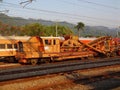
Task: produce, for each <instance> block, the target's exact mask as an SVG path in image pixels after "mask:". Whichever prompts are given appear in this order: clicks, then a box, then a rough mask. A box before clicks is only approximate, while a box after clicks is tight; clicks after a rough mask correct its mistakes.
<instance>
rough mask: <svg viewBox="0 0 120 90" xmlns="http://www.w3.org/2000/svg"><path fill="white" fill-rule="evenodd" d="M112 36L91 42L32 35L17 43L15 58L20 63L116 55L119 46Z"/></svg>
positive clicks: (71, 38)
mask: <svg viewBox="0 0 120 90" xmlns="http://www.w3.org/2000/svg"><path fill="white" fill-rule="evenodd" d="M114 42H115V41H114V40H113V39H112V38H111V37H108V36H104V37H100V38H97V39H95V40H92V41H91V42H89V43H84V41H80V40H79V39H78V37H75V36H70V37H69V38H68V37H67V38H65V40H61V39H60V38H59V37H30V38H29V39H28V40H26V41H19V42H18V43H17V46H18V50H17V52H16V55H15V58H16V59H17V60H18V61H19V62H20V63H31V64H34V65H35V64H36V63H37V62H40V61H61V60H66V59H75V58H81V59H82V58H91V57H95V56H106V57H111V56H116V52H117V48H116V46H115V44H114Z"/></svg>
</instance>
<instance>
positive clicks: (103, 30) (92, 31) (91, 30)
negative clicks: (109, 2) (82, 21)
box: [0, 14, 120, 36]
mask: <svg viewBox="0 0 120 90" xmlns="http://www.w3.org/2000/svg"><path fill="white" fill-rule="evenodd" d="M0 21H2V22H3V23H7V24H9V25H15V26H22V25H25V24H30V23H41V24H43V25H55V22H54V21H47V20H42V19H38V20H36V19H31V18H30V19H23V18H21V17H10V16H7V15H5V14H0ZM57 24H58V25H62V26H68V27H70V28H71V29H72V30H73V32H75V34H77V30H76V29H75V28H74V27H75V25H74V24H71V23H68V22H57ZM117 31H118V29H116V28H112V29H110V28H108V27H104V26H86V27H85V30H84V31H82V32H81V35H82V36H102V35H109V36H116V34H117ZM119 32H120V30H119Z"/></svg>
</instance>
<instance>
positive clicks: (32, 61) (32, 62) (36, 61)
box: [30, 59, 38, 65]
mask: <svg viewBox="0 0 120 90" xmlns="http://www.w3.org/2000/svg"><path fill="white" fill-rule="evenodd" d="M30 63H31V64H32V65H36V64H37V63H38V60H37V59H31V60H30Z"/></svg>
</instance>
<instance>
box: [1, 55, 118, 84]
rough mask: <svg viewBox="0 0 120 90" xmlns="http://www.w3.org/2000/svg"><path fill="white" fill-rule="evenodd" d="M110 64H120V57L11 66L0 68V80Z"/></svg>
mask: <svg viewBox="0 0 120 90" xmlns="http://www.w3.org/2000/svg"><path fill="white" fill-rule="evenodd" d="M111 65H120V58H119V57H118V58H114V59H111V60H106V59H105V60H98V61H89V62H79V63H78V62H74V63H72V62H71V63H60V64H58V63H57V64H49V65H48V66H45V65H41V66H28V67H20V68H12V69H6V70H0V82H2V81H7V80H14V79H19V78H26V77H33V76H41V75H47V74H54V73H64V72H71V71H75V70H82V69H89V68H95V67H104V66H111Z"/></svg>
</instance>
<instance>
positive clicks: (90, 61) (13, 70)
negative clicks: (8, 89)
mask: <svg viewBox="0 0 120 90" xmlns="http://www.w3.org/2000/svg"><path fill="white" fill-rule="evenodd" d="M113 60H114V61H115V60H120V57H117V58H104V59H103V60H101V59H97V60H87V61H86V60H80V61H74V62H73V61H71V62H64V63H62V62H59V63H50V64H44V65H36V66H32V65H31V66H22V67H16V68H12V69H11V68H8V69H3V70H2V69H0V75H1V74H4V73H11V72H12V73H14V72H21V71H32V70H33V71H34V70H35V69H36V70H37V69H38V70H43V69H47V68H56V67H64V66H72V65H73V66H74V65H82V64H89V63H97V62H98V63H99V62H108V61H109V62H111V61H113Z"/></svg>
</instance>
